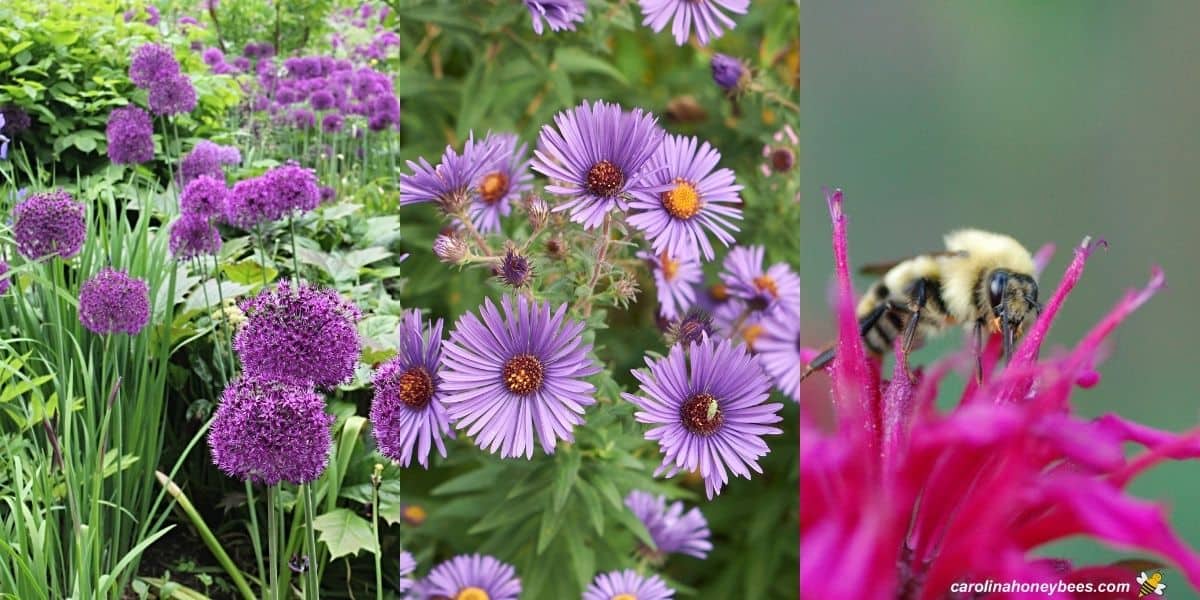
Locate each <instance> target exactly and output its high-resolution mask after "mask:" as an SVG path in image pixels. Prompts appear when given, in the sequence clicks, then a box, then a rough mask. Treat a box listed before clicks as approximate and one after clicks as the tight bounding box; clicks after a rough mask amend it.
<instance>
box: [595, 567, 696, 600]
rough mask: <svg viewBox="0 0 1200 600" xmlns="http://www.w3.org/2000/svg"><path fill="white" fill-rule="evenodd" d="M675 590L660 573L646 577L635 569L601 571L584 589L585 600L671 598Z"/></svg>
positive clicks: (654, 599) (664, 599)
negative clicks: (668, 585) (660, 576)
mask: <svg viewBox="0 0 1200 600" xmlns="http://www.w3.org/2000/svg"><path fill="white" fill-rule="evenodd" d="M674 597H675V591H674V590H672V589H671V588H669V587H667V584H666V583H664V582H663V580H662V579H660V578H659V577H658V575H653V574H652V575H650V576H649V577H645V576H642V575H638V572H637V571H634V570H633V569H626V570H624V571H613V572H611V573H601V574H599V575H597V576H596V578H595V579H593V580H592V584H591V585H589V586H588V588H587V589H586V590H584V591H583V600H671V599H672V598H674Z"/></svg>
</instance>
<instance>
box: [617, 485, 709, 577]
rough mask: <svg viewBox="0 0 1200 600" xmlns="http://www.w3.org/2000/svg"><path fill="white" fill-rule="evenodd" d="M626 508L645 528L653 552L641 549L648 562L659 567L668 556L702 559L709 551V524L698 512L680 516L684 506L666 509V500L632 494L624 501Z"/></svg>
mask: <svg viewBox="0 0 1200 600" xmlns="http://www.w3.org/2000/svg"><path fill="white" fill-rule="evenodd" d="M625 506H628V507H629V510H631V511H633V515H634V516H635V517H637V518H638V520H639V521H641V522H642V524H643V525H645V526H646V531H648V532H649V533H650V539H651V540H654V546H655V547H654V548H644V549H643V553H644V554H646V555H647V557H648V558H651V559H656V560H655V562H658V563H660V564H661V562H662V560H663V559H665V558H666V555H667V554H687V555H688V556H694V557H696V558H699V559H704V558H705V557H707V556H708V553H709V551H710V550H712V542H710V541H709V537H710V535H711V534H710V533H709V531H708V520H707V519H705V518H704V514H703V513H701V512H700V509H699V508H695V507H693V508H692V509H691V510H689V511H687V512H686V513H685V512H683V502H680V501H675V502H672V503H671V505H670V506H667V498H666V496H656V495H654V494H651V493H650V492H643V491H641V490H634V491H632V492H629V495H628V496H626V497H625Z"/></svg>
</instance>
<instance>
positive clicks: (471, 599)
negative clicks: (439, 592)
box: [454, 586, 491, 600]
mask: <svg viewBox="0 0 1200 600" xmlns="http://www.w3.org/2000/svg"><path fill="white" fill-rule="evenodd" d="M454 600H491V598H490V597H489V596H488V593H487V592H485V591H483V590H482V589H480V588H477V587H475V586H471V587H465V588H463V589H461V590H459V591H458V595H457V596H455V597H454Z"/></svg>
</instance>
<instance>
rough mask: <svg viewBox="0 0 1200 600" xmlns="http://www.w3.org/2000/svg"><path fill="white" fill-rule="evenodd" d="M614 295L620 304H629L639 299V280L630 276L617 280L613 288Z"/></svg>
mask: <svg viewBox="0 0 1200 600" xmlns="http://www.w3.org/2000/svg"><path fill="white" fill-rule="evenodd" d="M613 293H614V294H615V295H616V296H617V300H618V301H619V302H629V301H631V300H633V299H634V298H637V294H638V284H637V280H636V279H634V278H632V277H629V276H628V275H627V276H625V277H622V278H621V279H619V280H617V283H616V284H615V285H614V286H613Z"/></svg>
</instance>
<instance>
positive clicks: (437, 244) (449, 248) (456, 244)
mask: <svg viewBox="0 0 1200 600" xmlns="http://www.w3.org/2000/svg"><path fill="white" fill-rule="evenodd" d="M469 252H470V249H469V248H467V244H466V242H464V241H463V240H462V238H460V237H458V236H456V235H446V234H440V235H438V236H437V237H436V238H434V240H433V253H434V254H435V255H437V257H438V260H440V261H442V262H444V263H450V264H452V265H455V264H458V263H460V262H462V261H463V259H465V258H466V257H467V254H468V253H469Z"/></svg>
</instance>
